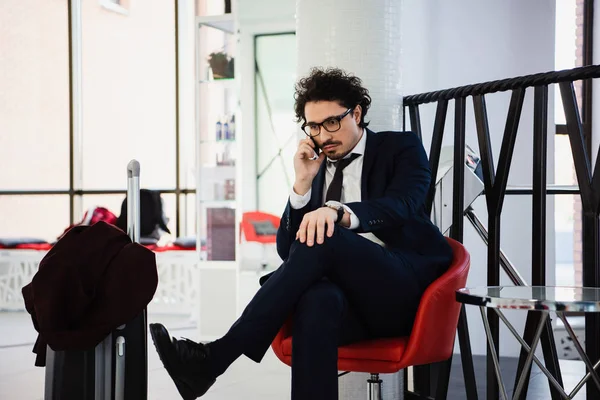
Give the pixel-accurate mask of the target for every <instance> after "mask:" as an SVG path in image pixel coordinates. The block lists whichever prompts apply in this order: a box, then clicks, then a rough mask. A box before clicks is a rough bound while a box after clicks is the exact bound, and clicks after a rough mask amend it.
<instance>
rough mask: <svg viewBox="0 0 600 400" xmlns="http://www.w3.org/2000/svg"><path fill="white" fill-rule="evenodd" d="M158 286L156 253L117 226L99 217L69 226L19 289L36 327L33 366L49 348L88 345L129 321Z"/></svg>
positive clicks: (142, 307)
mask: <svg viewBox="0 0 600 400" xmlns="http://www.w3.org/2000/svg"><path fill="white" fill-rule="evenodd" d="M157 285H158V274H157V271H156V260H155V256H154V253H153V252H152V251H150V250H148V249H146V248H145V247H143V246H141V245H139V244H137V243H132V242H131V239H129V236H127V235H126V234H125V233H124V232H123V231H121V230H120V229H118V228H117V227H115V226H112V225H109V224H107V223H105V222H102V221H101V222H98V223H96V224H94V225H92V226H76V227H74V228H72V229H71V230H69V231H68V232H67V233H66V234H65V235H64V236H63V237H62V238H61V239H60V240H59V241H58V242H57V243H56V244H55V245H54V247H53V248H52V249H51V250H50V251H49V252H48V254H46V256H45V257H44V258H43V259H42V261H41V262H40V266H39V270H38V272H37V273H36V274H35V276H34V277H33V280H32V281H31V283H30V284H28V285H27V286H25V287H24V288H23V290H22V292H23V298H24V299H25V308H26V309H27V312H29V314H31V318H32V320H33V325H34V327H35V329H36V330H37V331H38V332H39V336H38V340H37V342H36V344H35V347H34V352H35V353H37V355H38V357H37V359H36V365H38V366H43V365H45V354H46V343H47V344H48V345H50V347H51V348H52V349H53V350H86V349H89V348H93V347H94V346H96V345H97V344H98V343H100V342H101V341H102V340H103V339H104V338H105V337H106V336H107V335H108V334H109V333H110V332H111V331H112V330H113V329H115V328H117V327H118V326H120V325H123V324H125V323H127V322H129V321H131V320H132V319H133V318H134V317H136V316H137V315H138V314H140V312H142V311H143V310H144V308H145V307H146V305H147V304H148V303H149V302H150V301H151V300H152V297H153V296H154V292H155V291H156V287H157Z"/></svg>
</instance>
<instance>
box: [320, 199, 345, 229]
mask: <svg viewBox="0 0 600 400" xmlns="http://www.w3.org/2000/svg"><path fill="white" fill-rule="evenodd" d="M325 207H329V208H331V209H333V210H335V211H337V220H336V221H335V223H336V224H340V223H341V222H342V218H344V213H345V212H346V209H345V208H344V205H343V204H342V203H340V202H339V201H335V200H329V201H328V202H327V203H325Z"/></svg>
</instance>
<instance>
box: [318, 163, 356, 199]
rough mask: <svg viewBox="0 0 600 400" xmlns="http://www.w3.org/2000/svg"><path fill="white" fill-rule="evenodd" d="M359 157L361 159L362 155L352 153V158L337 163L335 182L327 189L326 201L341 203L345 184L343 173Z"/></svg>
mask: <svg viewBox="0 0 600 400" xmlns="http://www.w3.org/2000/svg"><path fill="white" fill-rule="evenodd" d="M358 157H360V154H356V153H352V154H351V155H350V157H348V158H342V159H341V160H338V161H336V162H335V173H334V174H333V180H332V181H331V183H330V184H329V188H328V189H327V196H325V201H329V200H335V201H340V200H341V199H342V184H343V183H344V175H343V174H342V171H343V170H344V168H346V167H347V166H348V165H350V163H351V162H352V161H354V160H355V159H356V158H358Z"/></svg>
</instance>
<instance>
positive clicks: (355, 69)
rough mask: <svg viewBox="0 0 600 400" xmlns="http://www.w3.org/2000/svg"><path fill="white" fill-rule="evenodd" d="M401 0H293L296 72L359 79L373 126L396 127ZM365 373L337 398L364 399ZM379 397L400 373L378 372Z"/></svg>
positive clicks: (399, 387) (349, 379)
mask: <svg viewBox="0 0 600 400" xmlns="http://www.w3.org/2000/svg"><path fill="white" fill-rule="evenodd" d="M400 3H401V1H400V0H368V1H365V0H296V42H297V48H298V50H297V51H298V67H297V72H298V77H304V76H306V75H308V73H309V71H310V69H311V68H312V67H339V68H342V69H344V70H345V71H347V72H349V73H352V74H354V75H356V76H358V77H359V78H361V79H362V81H363V85H364V86H365V87H366V88H367V89H369V94H370V95H371V99H372V103H371V107H370V108H369V112H368V114H367V117H366V120H367V121H370V124H369V128H370V129H372V130H374V131H376V132H377V131H382V130H401V128H402V93H401V91H400V90H401V87H400V78H401V76H400ZM368 378H369V374H349V375H346V376H344V377H343V378H340V380H339V385H340V398H343V399H346V400H354V399H363V398H364V396H365V394H366V387H367V386H366V385H367V379H368ZM381 379H382V380H383V381H384V384H383V390H384V396H389V397H390V398H391V397H394V398H401V397H402V391H403V384H402V383H403V382H402V381H403V380H402V372H400V373H397V374H386V375H382V376H381Z"/></svg>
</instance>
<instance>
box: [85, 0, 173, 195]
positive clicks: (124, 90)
mask: <svg viewBox="0 0 600 400" xmlns="http://www.w3.org/2000/svg"><path fill="white" fill-rule="evenodd" d="M134 11H135V12H131V13H129V14H128V15H120V14H117V13H110V12H106V10H104V9H102V7H100V6H99V5H98V3H96V2H93V1H85V2H83V5H82V52H83V55H82V57H83V59H82V73H83V83H82V96H83V98H82V103H83V134H82V135H83V144H82V147H83V149H82V150H83V154H82V160H83V165H82V168H83V188H84V189H107V188H110V189H124V188H125V187H126V184H127V179H126V173H125V171H126V169H125V168H126V165H127V163H128V162H129V160H130V159H132V158H136V159H137V160H139V161H140V164H141V168H142V170H141V178H140V179H141V186H142V187H143V188H149V189H151V188H174V186H175V151H176V149H175V121H176V120H175V118H176V115H175V96H176V91H175V40H174V38H175V14H174V13H175V7H174V4H173V2H172V1H163V0H149V1H138V2H136V3H135V10H134Z"/></svg>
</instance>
